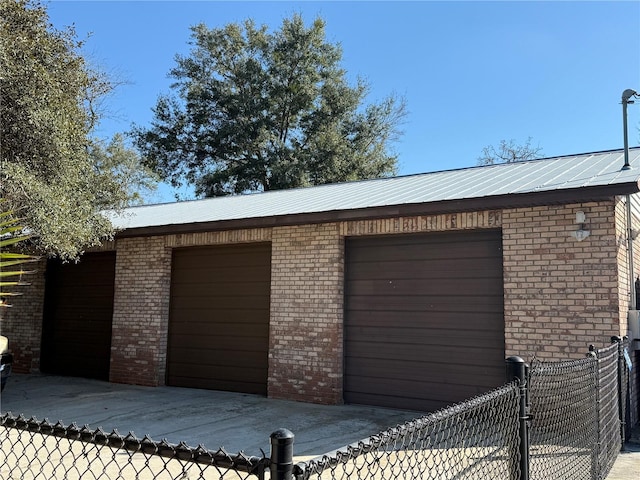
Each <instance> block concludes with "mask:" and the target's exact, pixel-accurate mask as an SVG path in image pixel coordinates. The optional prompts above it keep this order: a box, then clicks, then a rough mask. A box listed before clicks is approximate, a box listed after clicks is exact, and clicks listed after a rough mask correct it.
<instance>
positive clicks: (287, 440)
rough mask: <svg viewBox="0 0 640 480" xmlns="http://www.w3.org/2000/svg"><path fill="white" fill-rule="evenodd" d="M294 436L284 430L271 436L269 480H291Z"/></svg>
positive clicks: (279, 430)
mask: <svg viewBox="0 0 640 480" xmlns="http://www.w3.org/2000/svg"><path fill="white" fill-rule="evenodd" d="M294 437H295V435H294V434H293V433H291V432H290V431H289V430H287V429H286V428H280V429H278V430H276V431H275V432H273V433H272V434H271V437H270V438H271V462H270V464H269V469H270V471H271V480H291V479H292V473H293V439H294Z"/></svg>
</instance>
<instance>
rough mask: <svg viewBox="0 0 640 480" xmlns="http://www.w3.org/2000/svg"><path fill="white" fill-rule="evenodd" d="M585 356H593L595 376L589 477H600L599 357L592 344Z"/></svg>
mask: <svg viewBox="0 0 640 480" xmlns="http://www.w3.org/2000/svg"><path fill="white" fill-rule="evenodd" d="M587 358H593V363H594V367H593V368H594V378H595V395H594V396H595V402H596V404H595V411H596V439H597V441H596V442H595V444H594V445H593V448H592V450H591V478H592V479H598V478H600V453H601V452H602V427H601V425H600V359H599V358H598V352H597V351H596V347H595V346H594V345H589V351H588V352H587Z"/></svg>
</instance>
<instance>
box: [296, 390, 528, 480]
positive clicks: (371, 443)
mask: <svg viewBox="0 0 640 480" xmlns="http://www.w3.org/2000/svg"><path fill="white" fill-rule="evenodd" d="M518 387H519V384H518V382H517V381H514V382H511V383H507V384H505V385H503V386H501V387H498V388H496V389H494V390H491V391H489V392H487V393H485V394H482V395H479V396H477V397H473V398H470V399H469V400H466V401H464V402H461V403H457V404H454V405H451V406H449V407H446V408H444V409H442V410H438V411H436V412H433V413H428V414H426V415H423V416H420V417H417V418H415V419H413V420H409V421H408V422H405V423H402V424H399V425H397V426H395V427H391V428H388V429H386V430H383V431H381V432H379V433H378V434H375V435H371V436H370V437H368V438H365V439H363V440H360V441H357V442H354V443H351V444H349V445H345V446H343V447H341V448H338V449H335V450H332V451H330V452H327V453H325V454H324V455H320V456H317V457H315V458H312V459H310V460H307V461H306V462H299V463H297V464H296V465H294V475H295V476H296V478H301V477H304V476H305V475H313V474H316V473H320V472H322V471H324V470H326V469H327V468H331V467H335V466H336V465H338V464H341V463H343V464H344V463H347V462H350V461H352V460H354V459H356V458H357V457H360V456H362V455H366V454H368V453H370V452H374V451H376V450H378V449H380V448H384V447H385V446H389V445H392V444H393V442H395V441H397V440H399V439H402V438H406V437H412V436H414V434H416V433H420V432H427V431H429V430H430V429H431V428H432V427H435V426H437V425H439V424H442V423H445V422H447V421H448V420H451V419H454V418H456V417H458V416H460V415H462V414H465V413H469V412H472V411H474V410H477V409H480V408H482V407H483V406H485V405H487V404H489V403H491V402H495V401H497V400H500V399H503V398H507V397H510V396H512V397H513V398H517V394H518Z"/></svg>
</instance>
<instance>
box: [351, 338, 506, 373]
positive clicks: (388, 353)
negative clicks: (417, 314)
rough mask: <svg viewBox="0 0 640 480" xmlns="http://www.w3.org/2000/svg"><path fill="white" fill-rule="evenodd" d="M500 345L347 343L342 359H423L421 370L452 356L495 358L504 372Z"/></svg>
mask: <svg viewBox="0 0 640 480" xmlns="http://www.w3.org/2000/svg"><path fill="white" fill-rule="evenodd" d="M503 348H504V347H502V345H493V346H491V345H487V346H484V345H482V346H474V347H457V346H456V345H451V346H446V345H428V346H426V347H425V346H422V345H419V344H409V343H402V344H389V343H385V342H353V343H351V342H350V343H349V353H348V355H347V356H346V357H345V358H346V359H348V360H351V358H353V357H359V358H379V359H383V360H398V359H408V360H414V361H420V362H423V363H424V364H425V369H427V368H431V367H432V366H433V368H436V367H435V366H438V365H440V364H442V363H446V362H447V361H448V360H450V359H452V358H460V359H464V362H469V363H471V362H473V363H474V364H476V365H491V364H492V362H493V361H495V360H496V359H499V360H500V366H501V371H504V366H503V364H504V356H503V355H501V351H502V349H503ZM375 349H377V351H374V350H375ZM460 361H462V360H460ZM363 373H365V372H363ZM501 380H502V379H501ZM501 383H502V382H501Z"/></svg>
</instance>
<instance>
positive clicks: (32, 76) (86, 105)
mask: <svg viewBox="0 0 640 480" xmlns="http://www.w3.org/2000/svg"><path fill="white" fill-rule="evenodd" d="M81 47H82V42H81V41H78V40H77V39H76V34H75V32H74V30H73V29H72V28H67V29H65V30H62V31H59V30H56V29H54V28H53V27H52V26H51V25H50V24H49V19H48V15H47V12H46V9H45V8H44V7H43V6H42V5H41V4H40V3H39V1H38V0H0V72H1V75H0V89H1V91H2V97H1V103H0V109H1V110H0V129H1V130H0V135H1V138H2V141H1V143H0V161H1V162H2V169H1V171H0V197H3V198H5V199H6V201H7V209H8V210H12V211H15V212H16V213H17V214H18V215H19V216H20V218H21V222H22V225H24V226H25V227H26V228H27V229H28V231H29V232H30V233H31V235H32V241H33V242H34V244H35V246H36V247H38V248H39V249H40V250H42V251H43V252H45V253H47V254H49V255H57V256H59V257H61V258H62V259H72V258H77V256H78V255H79V254H81V253H82V251H83V249H84V248H86V247H89V246H94V245H98V244H100V242H101V241H102V240H104V239H105V238H109V237H111V236H112V235H113V233H114V230H113V227H112V225H111V223H110V222H109V220H108V219H107V218H106V217H105V216H103V215H102V214H101V213H100V212H101V211H102V210H105V209H116V210H117V209H120V208H122V207H124V206H126V205H127V204H128V202H129V201H130V199H131V197H130V195H129V194H128V192H127V190H126V188H125V186H123V185H122V184H121V183H120V181H121V178H120V177H119V176H118V175H114V174H113V171H114V168H113V167H110V168H107V169H106V170H105V169H103V168H102V166H103V165H101V164H100V162H97V163H96V161H95V160H96V157H97V155H96V152H97V149H99V148H100V145H99V143H98V141H97V140H96V139H94V138H92V137H91V133H92V130H93V128H94V127H95V126H96V124H97V122H98V121H99V119H100V111H99V108H98V106H99V104H100V101H101V99H102V98H104V95H105V94H106V93H109V92H110V91H111V90H112V88H113V84H111V83H110V82H109V81H108V79H107V78H106V76H105V75H104V74H102V73H101V72H99V71H96V70H95V69H92V68H90V67H89V66H88V65H87V62H86V61H85V59H84V58H83V57H82V55H81V54H80V49H81ZM98 157H99V156H98Z"/></svg>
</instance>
